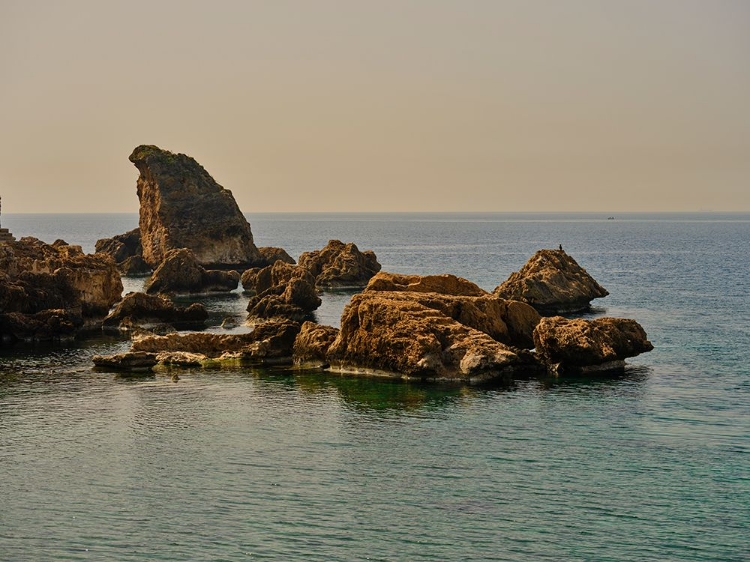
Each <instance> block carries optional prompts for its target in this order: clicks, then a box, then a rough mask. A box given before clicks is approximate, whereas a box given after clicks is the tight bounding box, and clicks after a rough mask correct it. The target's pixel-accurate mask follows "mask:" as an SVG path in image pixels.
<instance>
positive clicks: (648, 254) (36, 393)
mask: <svg viewBox="0 0 750 562" xmlns="http://www.w3.org/2000/svg"><path fill="white" fill-rule="evenodd" d="M249 219H250V221H251V224H252V227H253V233H254V235H255V238H256V243H257V244H258V245H260V246H282V247H284V248H285V249H286V250H287V251H289V253H290V254H292V255H293V256H295V257H296V256H297V255H299V253H301V252H303V251H308V250H313V249H318V248H320V247H322V246H323V245H324V244H325V243H326V242H327V241H328V240H329V239H332V238H338V239H341V240H343V241H353V242H356V243H357V245H358V246H359V247H360V249H363V250H364V249H372V250H374V251H375V252H376V254H377V256H378V258H379V260H380V262H381V263H382V264H383V269H384V270H388V271H396V272H406V273H420V274H426V273H444V272H448V273H454V274H457V275H460V276H463V277H466V278H468V279H471V280H473V281H475V282H476V283H478V284H479V285H480V286H482V287H484V288H485V289H490V290H491V289H493V288H494V287H495V286H496V285H498V284H499V283H500V282H501V281H503V280H504V279H505V278H506V277H507V276H508V275H509V274H510V273H511V272H513V271H515V270H517V269H518V268H519V267H520V266H521V265H522V264H523V263H524V262H525V261H526V259H528V257H530V256H531V255H532V254H533V253H534V252H535V251H536V250H537V249H539V248H554V247H557V245H558V244H562V245H563V247H564V248H565V249H566V250H567V251H568V253H570V254H571V255H572V256H573V257H575V258H576V259H577V260H578V262H579V263H580V264H581V265H582V266H583V267H585V268H586V269H587V270H588V271H589V273H591V274H592V275H593V276H594V277H595V278H596V279H597V280H598V281H599V282H600V283H602V284H603V285H604V286H605V287H606V288H607V289H608V290H609V291H610V296H609V297H607V298H605V299H600V300H597V301H595V309H594V310H593V311H592V313H591V315H592V316H597V315H605V314H606V315H611V316H623V317H630V318H635V319H637V320H638V321H639V322H641V324H642V325H643V326H644V327H645V329H646V331H647V332H648V334H649V337H650V339H651V341H652V342H653V344H654V345H655V349H654V351H653V352H651V353H648V354H645V355H642V356H640V357H637V358H634V359H633V360H631V361H630V366H629V367H628V368H627V369H626V371H625V374H624V375H622V376H618V377H608V378H601V377H594V378H578V379H567V380H560V381H549V380H527V381H519V382H517V383H516V384H514V385H513V386H512V387H510V388H467V387H460V386H434V385H419V384H405V383H394V382H385V381H381V380H371V379H356V378H345V377H339V376H331V375H322V374H319V373H313V372H300V371H296V372H295V371H290V370H284V369H274V370H264V369H225V370H214V371H200V370H194V371H185V372H184V373H182V372H181V373H180V380H179V382H176V383H175V382H171V380H170V379H169V377H167V376H164V375H156V376H153V377H150V378H145V379H131V378H123V377H119V376H116V375H113V374H107V373H100V372H94V371H92V369H91V362H90V357H91V355H92V354H95V353H112V352H115V351H118V350H121V349H126V348H127V347H128V344H127V342H126V341H122V340H118V339H114V338H98V339H93V340H90V341H85V342H79V343H77V344H76V345H71V346H68V347H59V346H58V347H50V346H37V347H32V348H17V349H12V350H11V349H7V348H5V349H2V350H0V490H1V491H2V499H3V504H2V508H0V559H2V560H13V561H15V560H33V561H37V560H133V561H135V560H138V561H145V560H232V561H234V560H263V559H274V560H326V561H329V560H340V561H351V560H389V561H390V560H410V561H411V560H592V561H631V560H639V561H640V560H653V561H660V562H661V561H664V560H679V561H683V560H686V561H693V560H694V561H698V560H723V561H732V560H737V561H740V560H748V559H750V360H749V359H748V349H750V297H748V293H750V268H749V267H748V247H749V246H750V215H748V214H722V215H720V214H684V215H683V214H665V215H635V214H628V215H618V216H616V217H615V219H614V220H607V217H606V216H600V215H589V214H427V215H425V214H327V215H323V214H289V215H286V214H272V215H267V214H252V215H249ZM2 221H3V224H2V225H3V226H4V227H9V228H10V229H11V230H12V232H13V233H14V234H15V235H16V237H20V236H24V235H33V236H37V237H39V238H41V239H43V240H45V241H47V242H52V241H54V240H55V239H57V238H63V239H65V240H66V241H68V242H69V243H74V244H81V245H82V246H83V247H84V249H85V250H87V251H92V250H93V245H94V242H95V241H96V239H97V238H101V237H105V236H112V235H114V234H119V233H121V232H124V231H126V230H129V229H131V228H134V227H135V226H137V217H136V215H9V216H6V215H4V216H3V217H2ZM142 282H143V280H142V279H130V280H127V282H126V288H127V289H129V290H133V289H138V288H139V287H140V286H141V285H142ZM348 298H349V294H347V293H335V294H329V295H326V296H325V302H324V305H323V306H322V307H321V309H320V311H319V320H320V321H321V322H325V323H329V324H334V325H336V324H337V322H338V316H339V315H340V312H341V309H342V307H343V306H344V304H345V303H346V301H347V299H348ZM203 302H205V303H206V304H207V305H208V306H209V308H210V309H211V323H212V324H213V327H212V328H211V329H213V330H218V329H219V328H218V327H217V326H218V324H219V323H220V322H221V319H222V318H223V317H225V316H230V315H234V316H237V317H240V318H241V317H242V316H243V311H244V306H245V305H246V299H244V298H243V297H242V296H241V295H240V294H239V293H234V294H231V295H229V296H223V297H214V298H206V299H203Z"/></svg>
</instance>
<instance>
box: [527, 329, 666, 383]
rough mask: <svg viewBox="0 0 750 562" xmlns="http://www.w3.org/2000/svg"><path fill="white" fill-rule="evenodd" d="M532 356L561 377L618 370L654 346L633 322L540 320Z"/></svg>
mask: <svg viewBox="0 0 750 562" xmlns="http://www.w3.org/2000/svg"><path fill="white" fill-rule="evenodd" d="M534 343H535V345H536V353H537V356H538V357H539V359H540V360H541V361H543V362H544V363H545V364H547V365H548V367H549V369H550V370H551V371H554V372H556V373H559V374H562V373H566V372H577V371H585V370H595V369H597V368H598V369H601V368H620V367H622V366H623V365H624V360H625V359H627V358H628V357H635V356H636V355H639V354H641V353H645V352H647V351H651V350H652V349H653V348H654V346H653V345H652V344H651V342H650V341H648V338H647V336H646V332H645V330H644V329H643V327H641V325H640V324H638V322H636V321H635V320H630V319H626V318H607V317H605V318H596V319H594V320H584V319H580V318H579V319H574V320H571V319H567V318H563V317H562V316H554V317H550V318H542V320H541V321H540V322H539V325H538V326H537V327H536V329H535V330H534Z"/></svg>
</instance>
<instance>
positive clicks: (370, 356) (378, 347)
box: [327, 291, 536, 383]
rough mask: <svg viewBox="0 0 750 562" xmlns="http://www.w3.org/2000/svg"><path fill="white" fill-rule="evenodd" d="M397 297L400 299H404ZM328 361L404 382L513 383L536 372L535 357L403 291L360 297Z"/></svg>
mask: <svg viewBox="0 0 750 562" xmlns="http://www.w3.org/2000/svg"><path fill="white" fill-rule="evenodd" d="M395 295H401V297H400V298H398V297H396V298H394V296H395ZM327 359H328V361H329V362H330V363H331V368H332V369H333V370H339V371H343V372H361V373H368V374H386V375H390V376H397V377H401V378H406V379H411V378H417V379H429V380H456V381H463V382H469V383H477V382H482V381H487V380H492V379H500V380H503V381H505V382H508V381H510V380H511V378H512V374H513V373H514V372H517V371H519V370H525V369H535V368H536V364H535V362H534V359H533V357H532V355H531V354H530V353H528V352H523V351H521V350H514V349H511V348H510V347H508V346H507V345H504V344H502V343H500V342H497V341H495V340H494V339H492V338H491V337H490V336H489V335H487V334H485V333H483V332H480V331H479V330H475V329H473V328H470V327H468V326H465V325H463V324H461V323H460V322H457V321H455V320H453V319H452V318H450V317H449V316H446V315H445V314H443V313H442V312H440V311H438V310H435V309H433V308H430V307H427V306H425V305H423V304H421V303H419V302H416V301H415V300H414V299H411V298H403V293H385V292H376V291H373V292H369V293H362V294H359V295H355V296H354V297H353V298H352V300H351V302H350V303H349V304H348V305H347V307H346V308H345V309H344V314H343V315H342V317H341V330H340V331H339V334H338V336H337V337H336V340H335V341H334V343H333V345H332V346H331V347H330V349H329V351H328V354H327Z"/></svg>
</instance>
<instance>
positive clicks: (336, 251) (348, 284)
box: [299, 240, 380, 289]
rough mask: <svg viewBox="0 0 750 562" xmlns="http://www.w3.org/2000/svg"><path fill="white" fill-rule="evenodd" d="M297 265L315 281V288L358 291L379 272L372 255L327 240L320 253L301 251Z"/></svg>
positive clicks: (347, 245) (375, 259) (369, 252)
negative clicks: (355, 289) (302, 252)
mask: <svg viewBox="0 0 750 562" xmlns="http://www.w3.org/2000/svg"><path fill="white" fill-rule="evenodd" d="M299 266H300V267H302V268H303V269H306V270H307V271H309V272H310V273H311V274H312V276H313V277H314V278H315V287H316V288H318V289H336V288H362V287H365V286H366V285H367V282H368V281H369V280H370V278H371V277H372V276H373V275H375V274H376V273H377V272H378V271H380V264H379V263H378V260H377V258H376V257H375V253H374V252H372V251H371V250H367V251H365V252H360V251H359V249H358V248H357V246H356V245H355V244H353V243H349V244H344V243H343V242H341V241H339V240H331V241H330V242H328V244H327V245H326V246H325V247H324V248H323V249H321V250H316V251H314V252H305V253H304V254H302V255H301V256H300V257H299Z"/></svg>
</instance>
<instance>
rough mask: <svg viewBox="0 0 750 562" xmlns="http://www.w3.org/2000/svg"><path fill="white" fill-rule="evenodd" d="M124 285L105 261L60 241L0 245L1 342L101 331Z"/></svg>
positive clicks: (29, 240) (112, 265)
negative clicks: (99, 328)
mask: <svg viewBox="0 0 750 562" xmlns="http://www.w3.org/2000/svg"><path fill="white" fill-rule="evenodd" d="M121 295H122V281H121V280H120V275H119V273H118V271H117V268H116V266H115V263H114V261H113V260H112V258H110V257H109V256H103V255H97V254H95V255H87V254H84V253H83V251H82V250H81V247H80V246H70V245H68V244H66V243H65V242H63V241H62V240H58V241H56V242H55V243H54V244H45V243H44V242H41V241H40V240H37V239H35V238H30V237H27V238H21V240H19V241H16V242H8V243H3V244H0V338H2V340H3V341H50V340H57V339H65V338H72V337H74V336H75V335H76V334H77V333H78V332H79V331H81V330H82V329H85V328H93V327H96V326H97V325H98V326H100V325H101V320H102V319H103V318H104V316H106V315H107V313H108V312H109V309H110V307H111V306H112V305H113V304H114V303H116V302H117V301H118V300H120V296H121Z"/></svg>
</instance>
